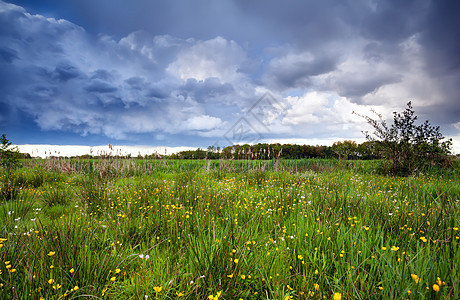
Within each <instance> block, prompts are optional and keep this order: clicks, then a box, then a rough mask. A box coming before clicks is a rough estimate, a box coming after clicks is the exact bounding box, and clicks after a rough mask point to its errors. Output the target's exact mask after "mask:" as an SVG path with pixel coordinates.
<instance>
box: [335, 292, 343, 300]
mask: <svg viewBox="0 0 460 300" xmlns="http://www.w3.org/2000/svg"><path fill="white" fill-rule="evenodd" d="M333 299H334V300H342V294H340V293H334V298H333Z"/></svg>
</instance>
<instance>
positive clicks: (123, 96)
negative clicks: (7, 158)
mask: <svg viewBox="0 0 460 300" xmlns="http://www.w3.org/2000/svg"><path fill="white" fill-rule="evenodd" d="M459 11H460V2H459V1H455V0H451V1H449V0H407V1H399V0H323V1H310V0H305V1H301V0H298V1H296V0H286V1H278V0H264V1H245V0H233V1H232V0H229V1H221V0H197V1H190V0H176V1H170V0H155V1H153V0H137V1H128V0H66V1H57V0H10V1H2V0H0V132H1V133H5V134H7V137H8V138H9V139H10V140H11V141H12V142H13V143H14V144H17V145H24V144H29V145H37V144H40V145H81V146H90V147H95V146H101V145H108V144H109V143H111V144H113V145H124V146H130V147H138V148H139V149H141V148H142V149H146V148H145V147H141V146H151V147H192V148H194V147H195V148H197V147H201V148H207V147H208V146H211V145H212V146H216V147H217V146H218V147H221V148H222V147H225V146H228V145H232V144H242V143H258V142H269V143H273V142H279V143H297V144H310V145H317V144H324V145H330V144H332V143H333V142H334V141H339V140H355V141H358V142H362V141H364V135H363V133H362V131H363V130H371V129H372V128H370V127H369V125H368V124H367V123H366V122H365V120H364V119H363V118H361V117H359V116H358V115H357V114H353V112H357V113H358V114H362V115H372V113H371V110H372V109H373V110H375V111H377V112H378V113H381V114H382V115H383V116H384V117H385V118H391V117H392V112H394V111H402V110H403V109H404V108H405V106H406V104H407V102H408V101H412V105H413V107H414V109H415V111H416V114H417V115H418V117H419V120H420V121H424V120H429V121H430V123H431V124H432V125H439V126H441V131H442V133H443V134H444V135H445V136H447V137H450V138H452V139H453V141H454V147H453V150H454V153H460V94H459V93H458V91H459V87H460V55H459V53H460V18H459V17H458V12H459ZM48 147H49V149H53V146H48ZM133 149H134V148H133ZM136 149H137V148H136ZM177 149H182V148H177ZM54 151H57V150H54ZM133 151H134V152H137V151H136V150H133Z"/></svg>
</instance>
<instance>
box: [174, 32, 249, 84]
mask: <svg viewBox="0 0 460 300" xmlns="http://www.w3.org/2000/svg"><path fill="white" fill-rule="evenodd" d="M246 59H247V58H246V54H245V52H244V50H243V49H242V48H241V47H240V46H239V45H238V44H237V43H236V42H235V41H228V40H226V39H224V38H222V37H216V38H214V39H211V40H207V41H197V42H195V43H193V44H192V45H191V46H189V47H186V48H185V49H183V50H181V51H180V52H179V54H178V56H177V59H176V60H175V61H174V62H173V63H171V64H170V65H169V67H168V68H167V70H168V71H169V72H170V73H171V74H174V75H176V76H178V77H180V78H181V79H183V80H186V79H189V78H194V79H196V80H205V79H207V78H211V77H215V78H219V79H220V81H222V82H234V81H236V80H238V79H240V78H241V77H242V74H241V73H238V68H239V66H240V64H241V63H243V62H244V61H245V60H246Z"/></svg>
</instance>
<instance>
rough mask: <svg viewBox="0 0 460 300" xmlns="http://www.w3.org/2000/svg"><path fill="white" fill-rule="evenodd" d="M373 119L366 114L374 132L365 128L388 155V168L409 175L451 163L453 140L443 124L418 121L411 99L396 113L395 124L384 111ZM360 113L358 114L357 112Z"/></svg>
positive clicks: (382, 152)
mask: <svg viewBox="0 0 460 300" xmlns="http://www.w3.org/2000/svg"><path fill="white" fill-rule="evenodd" d="M372 112H373V113H374V114H375V115H376V116H377V117H378V118H377V119H373V118H371V117H369V116H362V115H359V116H361V117H363V118H364V119H366V121H367V123H368V124H369V125H371V126H372V127H373V128H374V132H373V133H372V134H370V133H369V132H367V131H363V133H364V135H365V136H366V139H367V140H368V141H370V142H376V143H375V146H376V150H377V151H378V152H379V154H380V155H381V156H382V157H383V158H384V159H386V162H387V165H386V166H385V168H384V170H387V171H389V172H390V173H392V174H399V175H409V174H412V173H414V172H417V171H418V170H422V169H424V168H426V167H430V166H443V167H445V166H449V165H450V159H449V154H450V148H451V146H452V140H451V139H448V140H445V141H443V140H444V139H445V138H444V136H443V135H442V134H441V132H440V128H439V126H436V127H434V126H431V125H430V123H429V122H428V121H425V122H424V123H423V124H421V125H416V124H415V121H416V120H417V116H416V115H415V111H414V109H413V108H412V103H411V102H408V103H407V107H406V109H405V110H404V111H403V112H400V113H397V112H394V113H393V124H392V125H391V126H389V125H388V124H387V123H386V121H385V120H384V119H383V116H382V115H381V114H378V113H377V112H375V111H374V110H372ZM357 115H358V114H357Z"/></svg>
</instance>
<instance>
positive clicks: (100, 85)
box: [85, 79, 118, 93]
mask: <svg viewBox="0 0 460 300" xmlns="http://www.w3.org/2000/svg"><path fill="white" fill-rule="evenodd" d="M85 90H86V91H88V92H96V93H114V92H116V91H117V90H118V89H117V88H116V87H115V86H113V85H111V84H110V83H107V82H104V81H102V80H98V79H96V80H93V81H92V82H91V84H90V85H88V86H86V87H85Z"/></svg>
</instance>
